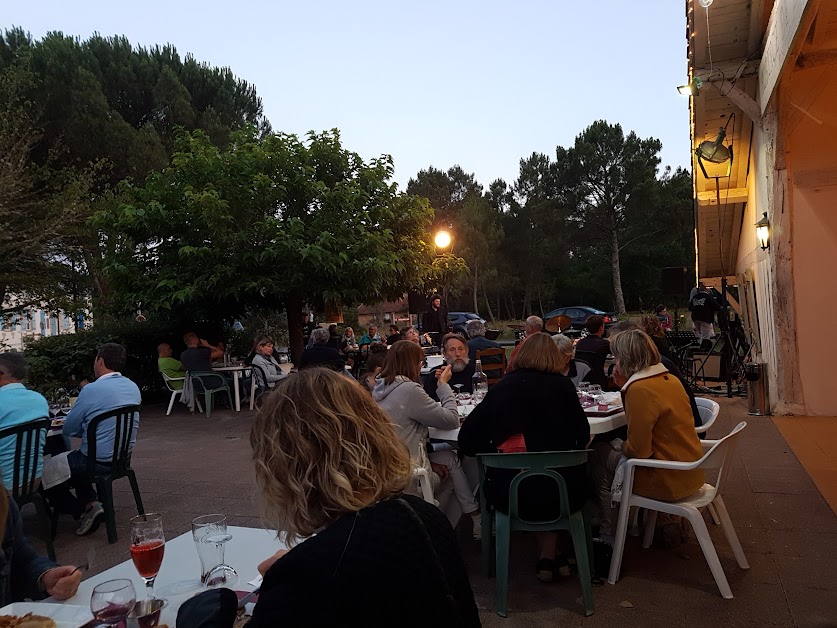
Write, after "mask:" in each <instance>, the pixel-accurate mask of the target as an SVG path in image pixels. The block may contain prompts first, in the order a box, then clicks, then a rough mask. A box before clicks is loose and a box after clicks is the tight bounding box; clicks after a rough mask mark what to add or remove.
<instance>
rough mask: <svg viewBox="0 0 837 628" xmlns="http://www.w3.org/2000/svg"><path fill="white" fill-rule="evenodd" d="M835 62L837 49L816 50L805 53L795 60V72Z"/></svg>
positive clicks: (836, 60)
mask: <svg viewBox="0 0 837 628" xmlns="http://www.w3.org/2000/svg"><path fill="white" fill-rule="evenodd" d="M835 62H837V48H831V49H830V50H817V51H816V52H806V53H805V54H801V55H799V56H798V57H797V58H796V66H795V67H794V69H795V70H807V69H808V68H815V67H817V66H820V65H829V64H832V63H835Z"/></svg>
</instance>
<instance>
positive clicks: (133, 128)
mask: <svg viewBox="0 0 837 628" xmlns="http://www.w3.org/2000/svg"><path fill="white" fill-rule="evenodd" d="M21 73H25V74H26V81H25V83H21V82H20V81H18V80H17V79H16V78H15V77H17V76H20V75H21ZM7 75H8V76H9V78H3V77H5V76H7ZM0 81H4V82H14V81H17V83H16V85H17V89H16V90H15V91H13V92H11V94H12V95H14V98H16V99H17V100H18V101H20V102H23V103H28V104H27V106H28V107H29V110H28V120H27V123H28V124H29V131H28V132H27V133H28V134H27V136H26V137H27V138H29V139H28V140H27V145H26V151H25V153H26V165H25V169H26V171H27V174H28V176H29V178H27V177H22V178H20V179H19V181H20V184H19V185H22V184H24V183H26V184H27V185H30V189H32V190H37V194H36V195H30V196H29V197H28V198H29V199H30V200H34V198H35V196H38V198H39V199H40V200H41V201H45V203H42V204H41V205H40V207H41V209H42V210H43V209H44V208H46V207H47V206H48V203H46V201H47V200H48V196H49V195H51V194H56V193H58V192H60V194H62V195H66V194H70V195H71V197H70V198H66V197H65V198H57V197H56V198H55V199H54V200H53V201H51V204H52V206H53V207H59V206H60V207H61V210H62V212H63V213H62V218H61V220H53V219H52V218H48V219H47V218H43V217H38V216H36V215H35V214H33V211H34V210H33V206H32V205H31V204H30V205H29V206H28V207H29V209H28V210H27V211H28V212H29V214H30V220H28V223H27V221H17V220H16V221H15V222H14V225H15V228H16V229H24V230H25V229H26V228H27V227H25V226H24V225H26V224H28V225H29V226H31V227H32V228H33V229H36V230H37V235H38V238H37V239H38V242H39V244H42V245H43V246H32V247H28V248H29V250H31V251H32V252H33V255H34V254H35V252H36V251H39V252H42V251H44V250H47V251H51V252H52V253H53V254H52V257H51V258H50V257H49V256H47V259H51V261H52V262H56V261H60V262H61V263H60V264H57V265H56V264H55V263H53V264H52V265H51V266H50V272H49V273H46V272H42V271H43V269H42V268H41V267H38V266H34V265H32V264H23V265H24V267H25V268H26V269H27V271H26V272H25V273H23V274H18V275H17V277H18V281H17V282H16V283H15V285H14V286H11V285H10V284H9V288H8V289H11V290H13V291H14V292H15V293H18V294H26V295H29V296H30V297H31V299H32V300H33V301H45V300H48V301H53V300H54V298H55V297H56V294H60V293H61V292H62V291H63V292H64V294H68V295H70V297H71V298H70V302H71V303H75V304H78V303H84V302H85V301H86V297H87V296H88V295H90V294H91V293H92V296H93V300H94V303H100V302H101V303H102V304H103V305H104V306H107V299H108V298H109V297H108V295H109V292H110V286H108V285H107V282H106V280H105V277H104V275H103V273H102V267H103V258H104V256H105V255H107V250H106V249H105V248H103V247H102V246H101V244H102V243H101V241H100V240H99V239H98V237H97V234H96V233H95V232H92V231H90V230H89V229H88V228H87V227H86V221H87V219H88V218H89V217H90V216H91V215H92V214H93V213H95V212H96V211H98V209H99V208H100V207H101V205H103V204H107V203H110V202H113V201H112V198H113V193H112V190H113V189H114V188H115V187H116V186H117V185H118V183H119V182H121V181H123V180H128V181H133V182H138V181H143V180H144V179H145V177H146V176H147V175H148V174H149V173H150V172H152V171H155V170H160V169H162V168H164V167H166V166H167V165H168V163H169V156H170V155H171V152H172V150H173V147H174V143H175V136H176V134H177V133H179V132H180V130H181V129H187V130H193V129H203V130H205V132H206V134H207V135H208V137H209V138H210V139H211V141H212V142H213V143H215V144H217V145H219V146H223V145H225V144H226V143H227V142H228V141H229V138H230V134H231V133H232V132H233V131H235V130H236V129H241V128H244V127H245V126H247V125H253V126H256V127H257V128H258V129H259V132H261V133H266V132H269V130H270V125H269V123H268V122H267V120H266V119H265V118H264V115H263V111H262V103H261V99H260V98H259V97H258V96H257V95H256V91H255V88H254V87H253V86H252V85H249V84H248V83H246V82H245V81H242V80H240V79H237V78H236V77H235V76H234V75H233V74H232V72H231V70H229V69H228V68H215V67H212V66H209V65H207V64H204V63H200V62H198V61H197V60H195V59H194V58H193V57H191V56H187V57H186V58H185V59H182V58H181V57H180V56H179V55H178V53H177V51H176V50H175V48H174V47H172V46H163V47H159V46H157V47H154V48H150V49H148V48H143V47H134V46H132V45H131V44H130V42H129V41H128V40H127V39H126V38H124V37H109V38H106V37H101V36H99V35H94V36H93V37H90V38H89V39H87V40H83V41H82V40H79V39H77V38H73V37H69V36H65V35H63V34H62V33H60V32H53V33H49V34H48V35H46V36H45V37H44V38H43V39H41V40H39V41H35V40H33V39H32V37H31V36H30V35H29V34H27V33H26V32H25V31H23V30H22V29H20V28H15V29H11V30H8V31H5V33H3V34H2V35H0ZM0 98H4V101H8V98H9V96H8V95H7V96H6V97H0ZM0 134H5V135H4V137H0V143H2V145H3V147H6V146H12V145H16V146H18V148H20V146H21V145H19V144H15V141H16V140H15V137H17V136H16V135H15V134H14V131H9V130H8V126H6V127H5V128H0ZM45 169H48V173H49V176H46V173H45V172H44V170H45ZM38 172H40V173H41V177H40V181H41V185H40V187H39V186H38V182H37V181H32V180H31V177H34V176H36V173H38ZM47 182H48V183H47ZM59 183H60V186H61V187H60V189H59V190H56V189H55V188H56V187H57V186H58V184H59ZM33 185H34V187H32V186H33ZM9 198H10V197H9ZM18 207H19V208H20V209H19V211H23V209H22V207H23V206H21V205H18ZM20 241H21V242H25V239H23V238H21V240H20ZM56 255H57V257H56ZM30 257H32V256H30ZM18 259H20V260H21V262H24V258H22V257H18ZM42 259H43V256H42ZM30 261H31V260H30ZM57 271H60V275H59V274H56V272H57ZM7 284H8V282H7ZM58 287H60V288H61V289H60V290H57V289H53V288H58ZM64 288H67V290H64ZM74 295H75V296H74Z"/></svg>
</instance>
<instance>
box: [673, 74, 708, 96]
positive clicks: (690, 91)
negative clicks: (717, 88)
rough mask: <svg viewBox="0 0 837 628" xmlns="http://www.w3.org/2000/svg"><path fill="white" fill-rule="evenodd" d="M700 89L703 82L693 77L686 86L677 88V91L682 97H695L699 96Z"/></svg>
mask: <svg viewBox="0 0 837 628" xmlns="http://www.w3.org/2000/svg"><path fill="white" fill-rule="evenodd" d="M701 87H703V81H701V80H700V79H699V78H698V77H696V76H694V77H692V80H691V81H689V83H688V84H687V85H680V86H678V87H677V91H678V92H680V94H681V95H682V96H697V95H698V94H700V88H701Z"/></svg>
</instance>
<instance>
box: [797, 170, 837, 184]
mask: <svg viewBox="0 0 837 628" xmlns="http://www.w3.org/2000/svg"><path fill="white" fill-rule="evenodd" d="M793 185H794V187H798V188H807V189H815V188H824V187H832V186H835V185H837V168H826V169H823V170H801V171H795V172H794V173H793Z"/></svg>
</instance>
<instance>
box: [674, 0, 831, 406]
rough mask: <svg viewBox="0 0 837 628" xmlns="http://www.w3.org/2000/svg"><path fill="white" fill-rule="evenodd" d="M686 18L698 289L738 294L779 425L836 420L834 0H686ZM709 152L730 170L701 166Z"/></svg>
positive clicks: (707, 162) (738, 307)
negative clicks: (806, 418) (807, 418)
mask: <svg viewBox="0 0 837 628" xmlns="http://www.w3.org/2000/svg"><path fill="white" fill-rule="evenodd" d="M704 4H706V2H704ZM686 15H687V25H688V26H687V34H688V40H687V50H688V70H689V80H690V81H692V83H691V84H692V85H695V83H696V82H695V81H694V80H693V79H694V78H697V79H700V83H701V84H702V85H701V87H700V90H699V93H693V95H692V96H691V98H690V110H691V133H692V145H693V149H694V150H695V153H693V160H694V163H693V177H694V193H695V231H696V241H697V274H698V277H699V278H700V279H701V280H702V281H704V282H705V283H706V284H707V285H714V286H716V287H718V286H719V285H720V283H721V280H722V278H726V280H727V282H728V283H729V284H730V285H735V286H738V297H739V298H738V300H737V301H736V302H735V303H733V307H734V308H735V309H736V310H738V311H739V312H740V314H741V317H742V320H743V322H744V327H745V330H746V333H747V335H748V339H749V340H750V343H751V344H752V346H753V358H754V359H755V360H756V361H758V362H763V363H765V364H766V365H767V377H768V385H769V402H770V406H771V409H772V410H773V412H774V413H777V414H805V415H827V416H837V396H835V395H834V394H833V392H832V391H833V389H834V384H833V366H832V361H833V357H834V356H835V355H837V335H835V334H833V333H831V331H830V328H831V318H832V317H833V315H834V313H837V290H835V289H834V285H835V282H834V279H833V273H834V272H835V270H834V269H837V150H835V149H834V146H835V143H836V142H837V0H714V1H713V2H711V4H710V5H709V7H706V8H705V7H703V6H701V4H700V3H699V2H698V0H687V3H686ZM721 128H724V129H725V137H724V138H722V141H721V142H718V141H717V140H718V135H719V129H721ZM704 142H710V143H711V144H712V143H714V144H715V145H723V146H724V147H726V148H728V149H730V148H731V152H732V159H731V161H730V160H727V161H724V162H721V163H711V160H706V159H698V157H697V154H698V153H701V155H703V156H706V155H707V153H709V152H711V149H712V146H711V145H710V146H706V145H704V148H706V149H708V150H704V151H700V148H701V145H702V144H703V143H704ZM723 154H724V153H723V152H722V153H721V155H723ZM701 166H703V167H701ZM704 170H705V172H704ZM758 222H762V224H766V225H767V231H768V233H769V240H768V241H767V243H766V244H767V246H764V247H763V243H762V242H761V241H760V240H759V238H758V233H757V227H756V223H758Z"/></svg>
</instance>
